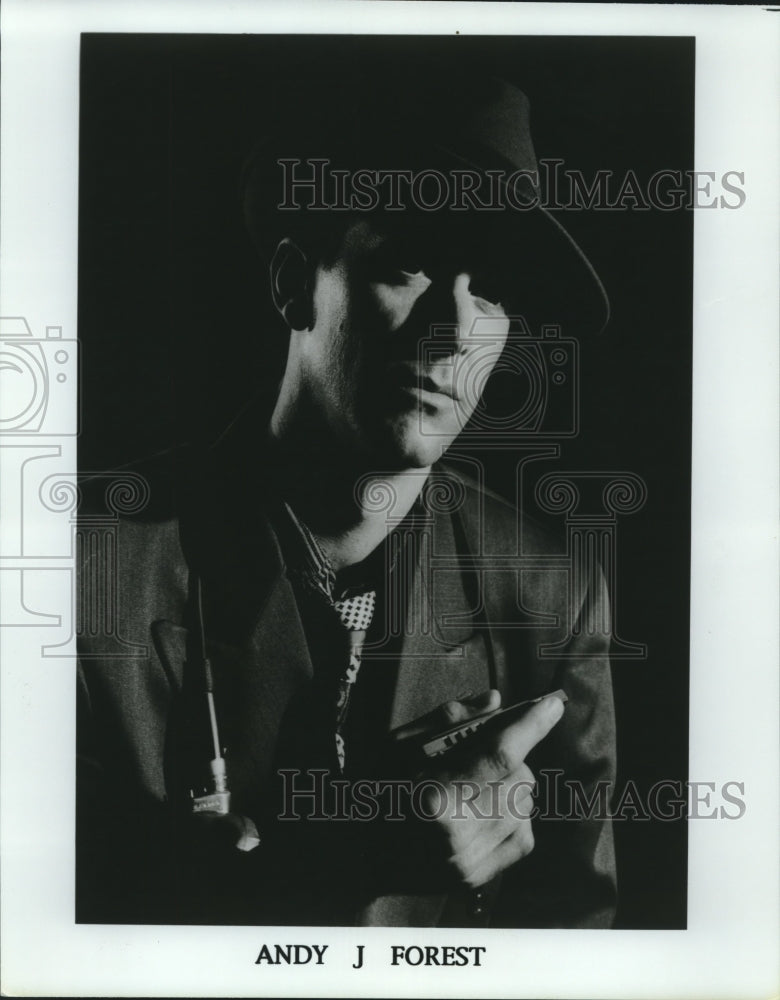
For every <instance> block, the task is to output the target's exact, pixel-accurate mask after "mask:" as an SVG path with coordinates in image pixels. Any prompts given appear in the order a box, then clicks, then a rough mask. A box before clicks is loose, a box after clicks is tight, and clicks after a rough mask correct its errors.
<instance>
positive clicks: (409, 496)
mask: <svg viewBox="0 0 780 1000" xmlns="http://www.w3.org/2000/svg"><path fill="white" fill-rule="evenodd" d="M270 437H271V446H272V449H273V451H274V452H275V454H276V458H277V461H276V463H275V465H276V469H275V471H276V474H277V476H278V489H279V491H280V493H281V494H282V496H283V497H284V499H285V500H286V501H287V502H288V503H289V504H290V506H291V507H292V508H293V510H294V511H295V513H296V515H297V516H298V517H299V518H300V519H301V520H302V521H303V522H304V523H305V524H306V526H307V527H308V528H309V530H310V531H311V532H312V534H313V535H314V537H315V538H316V539H317V541H318V543H319V544H320V546H321V547H322V550H323V552H324V553H325V555H326V556H327V557H328V559H329V560H330V562H331V565H332V566H333V569H334V570H335V571H336V572H339V571H340V570H342V569H344V568H346V567H347V566H353V565H356V564H357V563H359V562H362V561H363V560H364V559H366V558H367V557H368V556H369V555H370V554H371V553H372V552H373V551H374V550H375V549H376V548H377V546H379V545H381V543H382V542H383V541H384V539H385V538H386V537H387V535H388V534H389V533H390V532H391V531H392V530H393V528H394V527H395V526H396V525H397V524H399V523H400V522H401V521H402V520H403V519H404V518H405V517H406V515H407V514H408V513H409V511H410V510H411V508H412V506H413V505H414V502H415V500H416V499H417V497H418V496H419V495H420V492H421V491H422V488H423V486H424V485H425V482H426V479H427V477H428V474H429V472H430V468H423V469H406V470H398V471H392V472H385V471H382V470H381V469H380V470H377V469H376V467H374V468H373V469H372V468H371V467H370V463H368V462H359V461H355V459H354V456H351V455H347V456H345V455H344V454H343V449H342V450H341V451H338V450H336V449H335V448H328V446H327V444H326V443H325V442H322V441H319V442H316V443H315V442H313V441H312V440H311V439H310V438H309V439H308V440H301V439H300V438H298V437H293V436H287V435H282V436H279V437H278V436H276V435H274V433H273V429H271V434H270Z"/></svg>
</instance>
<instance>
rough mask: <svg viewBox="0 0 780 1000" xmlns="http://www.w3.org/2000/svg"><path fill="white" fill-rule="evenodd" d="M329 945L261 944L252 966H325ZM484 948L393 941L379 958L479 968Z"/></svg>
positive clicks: (359, 949) (360, 955)
mask: <svg viewBox="0 0 780 1000" xmlns="http://www.w3.org/2000/svg"><path fill="white" fill-rule="evenodd" d="M328 948H329V945H327V944H264V945H263V946H262V948H261V949H260V953H259V955H258V956H257V958H256V959H255V965H326V964H327V962H328V959H327V951H328ZM378 951H379V949H376V952H378ZM486 951H487V948H485V947H484V946H479V947H477V946H476V945H431V944H429V945H403V944H394V945H391V946H390V948H389V951H385V952H384V955H383V958H382V959H381V961H383V962H385V963H386V964H387V965H408V966H417V965H425V966H430V965H437V966H446V965H454V966H464V965H472V966H474V967H475V968H481V967H482V958H483V956H484V954H485V952H486ZM364 952H365V945H362V944H359V945H357V946H356V954H355V955H354V961H353V962H352V968H353V969H362V968H363V963H364ZM376 952H375V956H376ZM365 957H366V958H367V957H368V956H365Z"/></svg>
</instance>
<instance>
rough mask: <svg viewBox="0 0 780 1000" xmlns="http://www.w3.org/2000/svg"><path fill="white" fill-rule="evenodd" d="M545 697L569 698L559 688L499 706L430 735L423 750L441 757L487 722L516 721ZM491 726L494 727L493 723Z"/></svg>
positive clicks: (502, 724) (433, 755)
mask: <svg viewBox="0 0 780 1000" xmlns="http://www.w3.org/2000/svg"><path fill="white" fill-rule="evenodd" d="M545 698H559V699H560V700H561V701H563V702H567V701H568V700H569V699H568V697H567V695H566V692H565V691H562V690H561V689H560V688H559V689H558V690H557V691H550V692H549V693H548V694H543V695H541V696H540V697H539V698H529V699H528V700H527V701H519V702H517V704H515V705H509V706H508V707H507V708H497V709H496V710H495V712H487V713H486V714H485V715H478V716H476V717H475V718H473V719H469V720H468V722H461V723H459V724H458V725H457V726H452V727H451V728H450V729H445V730H443V731H442V732H440V733H437V734H436V736H432V737H429V738H428V740H426V742H425V743H423V745H422V752H423V753H424V754H425V756H426V757H440V756H441V755H442V754H443V753H447V752H448V751H449V750H452V749H453V748H454V747H456V746H458V745H459V744H460V743H462V742H463V741H464V740H467V739H468V738H469V737H470V736H473V735H474V733H476V732H477V730H478V729H481V728H482V726H484V725H485V723H486V722H490V723H493V722H494V720H495V721H496V723H498V724H499V725H501V726H504V725H507V724H508V723H510V722H514V721H515V719H519V718H522V716H523V715H525V713H526V712H527V711H528V709H529V708H531V707H532V706H533V705H538V704H539V702H540V701H543V700H544V699H545ZM491 728H494V727H493V725H491ZM496 728H497V726H496Z"/></svg>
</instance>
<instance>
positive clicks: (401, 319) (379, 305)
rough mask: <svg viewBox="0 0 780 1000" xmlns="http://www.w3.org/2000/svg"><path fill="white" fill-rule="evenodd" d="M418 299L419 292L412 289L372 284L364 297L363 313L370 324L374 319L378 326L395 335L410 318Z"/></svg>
mask: <svg viewBox="0 0 780 1000" xmlns="http://www.w3.org/2000/svg"><path fill="white" fill-rule="evenodd" d="M417 297H418V296H417V292H416V291H415V290H414V289H412V288H410V287H407V286H404V285H388V284H384V283H382V282H372V283H371V284H370V285H369V286H368V292H367V294H366V295H365V296H364V297H363V301H362V303H361V306H362V309H361V312H364V313H365V319H366V320H368V321H369V322H371V319H372V318H373V322H374V324H375V325H376V326H378V327H381V328H383V329H384V330H386V331H387V332H389V333H394V332H395V331H396V330H398V329H400V327H402V326H403V324H404V323H405V322H406V320H407V319H408V318H409V314H410V313H411V311H412V309H413V308H414V303H415V302H416V300H417Z"/></svg>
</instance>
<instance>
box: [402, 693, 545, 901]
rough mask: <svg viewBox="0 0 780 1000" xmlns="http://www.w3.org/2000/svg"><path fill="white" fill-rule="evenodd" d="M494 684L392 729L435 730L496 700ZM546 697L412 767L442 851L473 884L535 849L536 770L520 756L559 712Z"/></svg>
mask: <svg viewBox="0 0 780 1000" xmlns="http://www.w3.org/2000/svg"><path fill="white" fill-rule="evenodd" d="M500 703H501V696H500V694H499V692H498V691H494V690H492V691H487V692H484V693H483V694H481V695H479V696H477V697H475V698H472V699H470V700H468V701H465V700H464V701H452V702H447V703H445V704H444V705H441V706H440V707H439V708H438V709H436V710H435V711H434V712H432V713H430V714H429V715H427V716H424V717H423V718H421V719H418V720H416V721H415V722H412V723H410V724H409V725H407V726H404V727H402V728H401V729H398V730H396V732H395V733H394V734H393V735H394V738H395V739H396V740H397V741H403V740H406V739H410V738H411V739H415V740H417V739H419V738H420V737H424V736H426V735H435V734H436V733H438V732H440V731H441V730H443V729H445V728H447V727H450V726H455V725H457V724H459V723H462V722H467V721H469V720H471V719H474V718H476V717H478V716H482V715H485V714H486V713H488V712H493V711H496V710H497V709H498V708H499V707H500ZM563 709H564V706H563V702H562V701H560V699H558V698H556V697H550V698H545V699H543V700H542V701H540V702H539V703H538V704H536V705H532V706H531V708H530V709H529V710H528V711H527V712H526V713H525V714H524V715H523V716H522V717H521V718H520V719H518V720H517V721H514V722H508V723H507V724H506V725H505V726H503V727H502V728H500V729H494V728H493V727H488V729H487V730H483V731H478V732H477V733H476V734H475V735H474V736H473V737H471V738H470V739H469V740H468V741H467V742H466V743H465V744H463V745H462V746H460V747H458V748H456V749H454V750H452V751H450V752H448V753H446V754H443V755H442V756H441V757H438V758H432V759H431V761H430V763H429V764H428V765H427V766H426V767H425V768H424V770H423V771H421V772H420V773H419V774H418V775H417V781H418V784H419V787H420V795H419V796H418V797H417V801H419V802H420V803H421V804H422V809H423V811H424V813H425V815H426V816H427V817H430V818H429V819H428V820H427V821H426V825H430V826H431V827H433V828H434V835H435V836H436V838H437V839H438V841H439V848H438V850H439V853H440V857H441V858H442V860H443V861H444V863H445V867H446V869H447V870H448V871H449V873H450V874H451V875H452V876H453V877H454V879H455V880H456V881H458V882H460V883H463V884H465V885H468V886H469V887H477V886H480V885H483V884H484V883H485V882H488V881H490V879H492V878H493V877H494V876H495V875H497V874H498V873H499V872H501V871H503V870H504V869H506V868H508V867H509V866H510V865H513V864H514V863H515V862H517V861H519V860H520V859H521V858H523V857H525V856H526V855H527V854H529V853H530V852H531V851H532V850H533V846H534V838H533V833H532V831H531V819H530V814H531V796H532V791H533V787H534V784H535V778H534V776H533V774H532V773H531V771H530V769H529V768H528V767H527V766H526V764H525V758H526V757H527V755H528V753H529V752H530V751H531V749H532V748H533V747H534V746H536V744H537V743H538V742H539V741H540V740H541V739H542V738H543V737H544V736H546V735H547V733H548V732H549V731H550V730H551V729H552V727H553V726H554V725H555V724H556V723H557V722H558V720H559V719H560V718H561V715H562V714H563Z"/></svg>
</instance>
